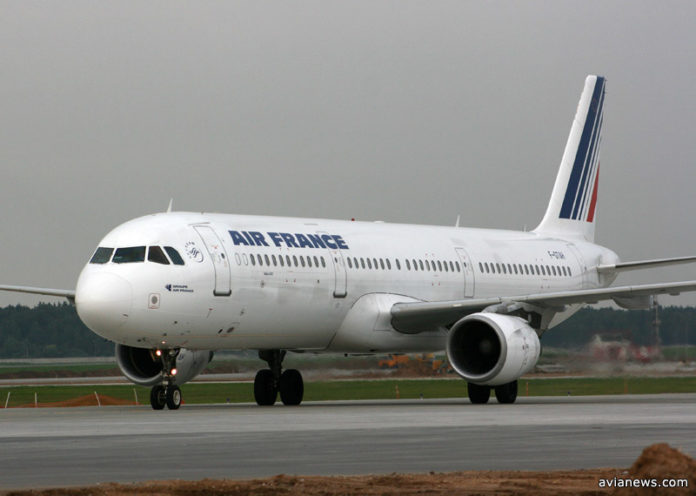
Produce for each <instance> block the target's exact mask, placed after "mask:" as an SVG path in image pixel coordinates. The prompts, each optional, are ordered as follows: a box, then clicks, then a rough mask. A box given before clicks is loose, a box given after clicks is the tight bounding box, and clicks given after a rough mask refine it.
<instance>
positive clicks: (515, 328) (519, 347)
mask: <svg viewBox="0 0 696 496" xmlns="http://www.w3.org/2000/svg"><path fill="white" fill-rule="evenodd" d="M540 353H541V343H540V342H539V337H538V336H537V334H536V332H534V329H532V328H531V327H529V325H528V324H527V322H526V321H525V320H524V319H521V318H519V317H512V316H509V315H500V314H496V313H475V314H472V315H468V316H466V317H464V318H463V319H461V320H460V321H458V322H457V323H456V324H454V326H452V328H451V329H450V331H449V335H448V336H447V358H448V359H449V363H450V365H451V366H452V368H453V369H454V370H455V371H456V372H457V374H459V375H460V376H462V377H463V378H464V379H466V380H467V381H469V382H473V383H474V384H480V385H487V386H499V385H501V384H507V383H508V382H512V381H514V380H517V379H519V378H520V376H522V375H523V374H526V373H527V372H529V371H530V370H532V368H533V367H534V365H536V363H537V360H538V359H539V354H540Z"/></svg>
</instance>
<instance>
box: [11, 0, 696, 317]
mask: <svg viewBox="0 0 696 496" xmlns="http://www.w3.org/2000/svg"><path fill="white" fill-rule="evenodd" d="M695 61H696V2H691V1H682V2H678V1H664V0H660V1H654V2H646V1H637V0H630V1H606V0H601V1H594V0H589V1H588V0H583V1H524V2H502V1H501V2H496V1H491V2H474V1H461V0H457V1H436V2H432V1H431V2H425V1H421V0H418V1H413V0H398V1H396V0H382V1H380V0H350V1H347V0H346V1H333V0H298V1H287V2H286V1H283V2H271V1H263V0H250V1H219V2H212V1H196V2H191V1H186V2H182V1H171V0H167V1H149V2H146V1H140V0H138V1H119V2H106V1H94V0H88V1H70V0H67V1H61V2H37V1H27V0H17V1H8V0H0V170H1V171H2V176H1V181H0V198H1V199H2V200H1V202H0V211H1V212H2V215H0V236H1V238H0V260H1V262H0V283H3V284H22V285H33V286H44V287H55V288H74V286H75V282H76V280H77V276H78V274H79V272H80V270H81V268H82V266H83V265H84V263H85V262H86V261H87V259H88V258H89V256H90V255H91V253H92V251H93V250H94V248H95V247H96V245H97V243H98V241H99V240H100V238H101V237H102V236H103V235H105V234H106V233H107V232H108V231H109V230H111V229H112V228H113V227H115V226H116V225H118V224H120V223H122V222H124V221H126V220H128V219H131V218H133V217H138V216H141V215H145V214H148V213H152V212H157V211H163V210H165V209H166V207H167V204H168V202H169V198H170V197H173V198H174V201H175V209H177V210H197V211H200V210H205V211H220V212H231V213H245V214H270V215H287V216H312V217H329V218H339V219H348V218H351V217H355V218H357V219H361V220H375V219H381V220H385V221H393V222H407V223H426V224H445V225H446V224H453V223H454V221H455V219H456V217H457V215H458V214H461V216H462V224H463V225H468V226H475V227H496V228H509V229H523V228H524V227H525V226H526V227H528V228H533V227H535V226H536V223H537V222H538V221H539V219H540V218H541V216H542V215H543V213H544V210H545V207H546V203H547V200H548V197H549V195H550V192H551V187H552V185H553V181H554V178H555V175H556V171H557V167H558V164H559V161H560V158H561V153H562V151H563V147H564V145H565V141H566V138H567V135H568V131H569V128H570V124H571V120H572V117H573V114H574V112H575V108H576V105H577V101H578V99H579V96H580V91H581V89H582V84H583V81H584V78H585V76H586V75H587V74H590V73H594V74H600V75H603V76H606V77H607V80H608V83H607V84H608V86H607V88H608V91H607V101H606V105H605V125H604V140H603V143H602V151H601V162H602V169H601V176H600V183H599V184H600V189H599V204H598V221H597V222H598V227H597V241H598V242H599V243H601V244H604V245H606V246H609V247H611V248H612V249H614V250H615V251H617V252H618V253H619V255H621V257H622V258H623V259H624V260H636V259H645V258H653V257H662V256H680V255H690V254H696V229H694V228H695V227H696V221H695V220H694V210H695V209H696V200H695V199H694V179H695V178H696V174H695V172H694V157H696V139H695V138H694V136H696V132H695V131H696V124H695V117H696V63H695ZM684 279H696V267H694V266H682V267H681V268H679V269H671V270H661V271H647V272H645V273H642V274H640V275H633V276H631V277H628V276H622V277H621V278H620V279H619V280H618V281H617V283H628V282H650V281H669V280H684ZM43 300H45V301H58V300H56V299H51V298H45V299H43ZM37 301H39V299H38V298H34V297H24V296H19V295H14V294H3V295H0V305H3V306H4V305H7V304H16V303H23V304H29V305H31V304H34V303H36V302H37ZM662 301H663V303H668V304H669V303H671V304H687V305H696V296H693V295H692V296H686V297H685V296H682V297H680V298H677V299H675V298H666V299H663V300H662Z"/></svg>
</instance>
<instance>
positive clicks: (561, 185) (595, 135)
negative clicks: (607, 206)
mask: <svg viewBox="0 0 696 496" xmlns="http://www.w3.org/2000/svg"><path fill="white" fill-rule="evenodd" d="M605 86H606V80H605V78H603V77H601V76H587V78H586V79H585V88H584V89H583V91H582V95H581V96H580V103H579V104H578V109H577V112H576V113H575V119H574V120H573V126H572V127H571V128H570V135H569V136H568V141H567V143H566V147H565V151H564V152H563V158H562V159H561V166H560V168H559V169H558V175H557V176H556V183H555V184H554V186H553V193H551V200H550V201H549V206H548V207H547V209H546V214H545V215H544V218H543V219H542V221H541V224H539V226H538V227H537V228H536V229H535V230H534V231H535V232H538V233H543V234H554V235H559V236H569V237H582V238H584V239H586V240H587V241H594V233H595V223H594V221H595V207H596V205H597V188H598V183H599V145H600V142H601V140H602V121H603V119H602V116H603V111H604V89H605Z"/></svg>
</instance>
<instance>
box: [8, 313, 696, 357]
mask: <svg viewBox="0 0 696 496" xmlns="http://www.w3.org/2000/svg"><path fill="white" fill-rule="evenodd" d="M654 317H655V312H654V311H648V310H631V311H626V310H614V309H611V308H601V309H594V308H586V309H583V310H580V311H579V312H578V313H577V314H575V315H574V316H573V317H572V318H570V319H568V320H567V321H565V322H564V323H562V324H561V325H559V326H557V327H554V328H553V329H551V330H550V331H548V332H547V333H546V334H545V335H544V337H543V339H542V343H543V344H544V346H552V347H559V348H580V347H582V346H585V345H586V344H587V343H588V342H589V341H590V340H591V339H592V338H593V336H594V335H595V334H598V333H600V334H605V335H610V334H612V333H613V334H615V335H616V336H617V337H618V336H623V337H625V338H627V339H630V340H631V341H633V342H634V343H636V344H640V345H651V344H653V343H654V331H653V326H652V323H653V321H654ZM659 317H660V320H661V322H662V325H661V326H660V338H661V340H662V344H663V345H676V344H696V308H691V307H666V308H660V313H659ZM113 353H114V345H113V343H111V342H109V341H107V340H105V339H103V338H101V337H99V336H97V335H96V334H94V333H93V332H91V331H90V330H89V329H87V327H85V325H84V324H83V323H82V322H81V321H80V319H79V318H78V316H77V313H76V312H75V307H74V306H72V305H70V304H68V303H63V304H48V303H41V304H39V305H37V306H36V307H34V308H29V307H25V306H21V305H18V306H8V307H5V308H0V358H58V357H86V356H109V355H113Z"/></svg>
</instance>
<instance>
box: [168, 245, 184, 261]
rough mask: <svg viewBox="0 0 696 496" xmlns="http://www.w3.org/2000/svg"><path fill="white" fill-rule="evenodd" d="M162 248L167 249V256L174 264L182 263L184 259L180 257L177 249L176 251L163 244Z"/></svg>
mask: <svg viewBox="0 0 696 496" xmlns="http://www.w3.org/2000/svg"><path fill="white" fill-rule="evenodd" d="M164 249H165V250H166V251H167V254H168V255H169V258H171V259H172V263H173V264H174V265H184V259H183V258H181V255H179V252H178V251H176V250H175V249H174V248H172V247H171V246H165V247H164Z"/></svg>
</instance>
